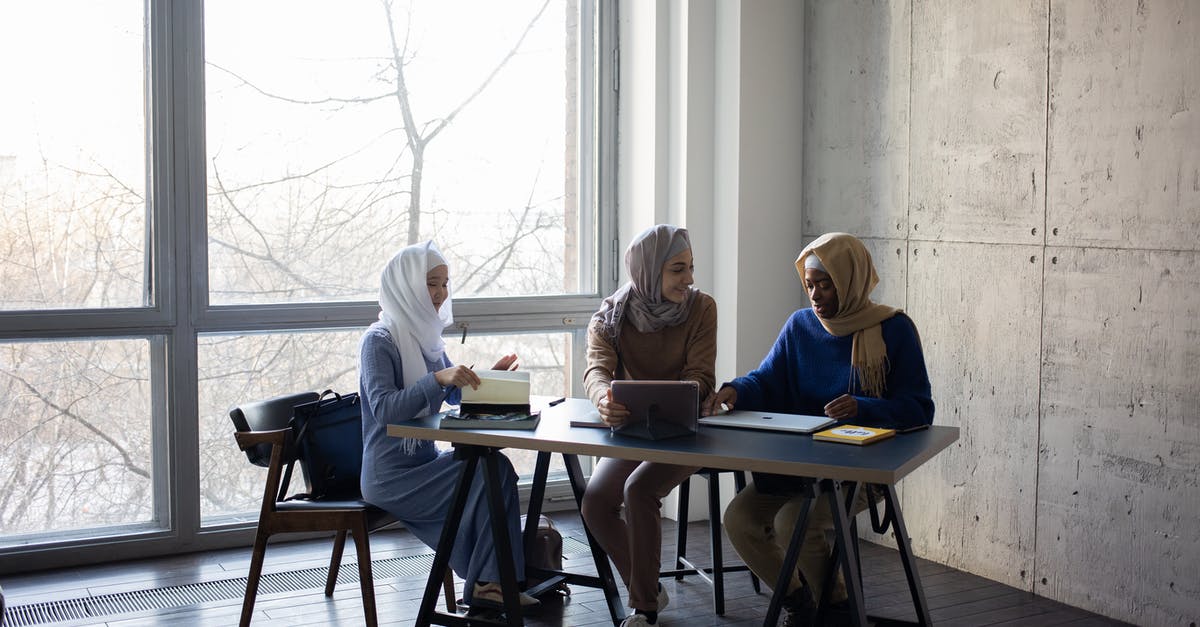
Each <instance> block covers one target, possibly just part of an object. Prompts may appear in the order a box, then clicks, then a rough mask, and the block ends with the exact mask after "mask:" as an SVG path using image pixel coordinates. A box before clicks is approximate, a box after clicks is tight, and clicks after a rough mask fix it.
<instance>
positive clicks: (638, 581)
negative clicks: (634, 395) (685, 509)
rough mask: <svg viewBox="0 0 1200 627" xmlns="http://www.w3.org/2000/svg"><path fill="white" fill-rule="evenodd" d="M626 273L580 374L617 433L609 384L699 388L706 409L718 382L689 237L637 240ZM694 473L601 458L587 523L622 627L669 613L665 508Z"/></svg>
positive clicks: (709, 320)
mask: <svg viewBox="0 0 1200 627" xmlns="http://www.w3.org/2000/svg"><path fill="white" fill-rule="evenodd" d="M625 266H626V269H627V270H628V271H629V277H630V281H629V282H628V283H626V284H625V285H623V286H621V287H620V288H619V289H617V291H616V292H614V293H613V294H612V295H611V296H609V297H608V298H606V299H604V302H603V303H602V304H601V305H600V310H599V311H597V312H596V314H595V315H594V316H592V322H591V325H590V326H589V327H588V354H587V362H588V363H587V371H586V372H585V373H584V386H585V387H586V389H587V394H588V397H589V398H591V400H592V402H593V403H595V404H596V407H597V409H598V410H599V412H600V416H601V418H602V419H603V420H604V421H605V422H607V423H608V424H610V425H613V426H617V425H620V424H622V423H624V422H625V421H626V420H627V419H628V417H629V410H628V409H627V408H626V407H625V406H623V405H621V404H620V403H616V402H613V400H612V395H611V393H610V386H611V383H612V381H613V379H641V380H654V379H658V380H673V381H695V382H696V383H698V384H699V385H700V396H701V398H702V399H704V398H706V397H708V396H709V395H710V394H712V390H713V383H714V382H715V381H716V358H717V304H716V302H715V301H714V300H713V299H712V297H711V296H709V295H708V294H705V293H704V292H701V291H700V290H697V289H695V288H693V287H692V273H693V270H694V268H693V266H692V243H691V240H690V239H689V238H688V232H687V229H682V228H679V227H675V226H670V225H666V224H660V225H658V226H654V227H651V228H649V229H647V230H646V231H643V232H642V233H641V234H640V235H638V236H637V238H636V239H634V241H633V243H631V244H630V245H629V249H628V250H626V251H625ZM696 470H697V469H696V468H691V467H685V466H673V465H670V464H655V463H650V462H641V463H639V462H636V461H628V460H621V459H608V458H606V459H602V460H600V463H599V464H598V465H597V466H596V470H595V471H594V472H593V473H592V477H591V479H589V480H588V486H587V491H586V492H585V493H584V496H583V507H582V514H583V519H584V521H585V522H586V523H587V525H588V529H589V530H591V532H592V535H593V536H594V537H595V538H596V540H597V541H598V542H599V543H600V545H601V546H603V547H604V550H605V551H607V552H608V555H609V557H611V558H612V560H613V564H614V565H615V566H616V567H617V572H618V573H620V575H621V579H622V580H624V582H625V587H626V588H628V589H629V605H630V607H632V608H633V609H634V611H635V612H634V613H633V614H632V615H630V616H629V617H628V618H626V619H625V622H623V623H621V624H622V626H623V627H641V626H644V625H654V624H657V621H658V613H659V612H661V611H663V610H664V609H665V608H666V606H667V602H668V598H667V593H666V590H664V589H663V588H662V586H660V585H658V571H659V560H658V556H659V555H660V553H661V546H662V513H661V506H662V498H663V497H664V496H666V495H667V493H669V492H670V491H671V490H672V489H673V488H674V487H675V486H677V485H679V484H680V483H681V482H683V480H685V479H687V478H688V477H689V476H691V475H692V473H694V472H695V471H696ZM622 509H624V515H623V516H622V513H621V511H622Z"/></svg>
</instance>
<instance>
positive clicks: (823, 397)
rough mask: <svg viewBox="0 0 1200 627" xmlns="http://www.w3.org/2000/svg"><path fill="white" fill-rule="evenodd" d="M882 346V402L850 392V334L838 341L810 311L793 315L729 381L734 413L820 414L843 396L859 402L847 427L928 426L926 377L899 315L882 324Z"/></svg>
mask: <svg viewBox="0 0 1200 627" xmlns="http://www.w3.org/2000/svg"><path fill="white" fill-rule="evenodd" d="M882 329H883V341H884V343H885V344H887V355H888V372H887V387H886V388H885V389H884V393H883V398H873V397H869V396H865V395H864V394H863V392H862V389H861V388H859V386H858V385H857V383H856V384H855V389H854V390H850V389H848V388H849V385H850V374H851V367H850V349H851V346H852V342H853V338H852V336H850V335H847V336H845V337H837V336H834V335H831V334H830V333H829V332H828V331H826V330H825V327H823V326H821V322H820V321H819V320H818V319H817V315H816V313H815V312H813V310H812V309H811V308H805V309H801V310H799V311H797V312H796V313H793V314H792V315H791V317H790V318H788V321H787V323H786V324H784V326H783V330H782V331H780V333H779V338H778V339H776V340H775V345H774V346H772V347H771V351H770V352H769V353H767V356H766V357H765V358H764V359H763V361H762V363H761V364H760V365H759V366H758V368H756V369H755V370H753V371H751V372H750V373H749V374H747V375H746V376H744V377H738V378H737V379H734V380H733V381H731V382H730V383H729V385H732V386H733V387H734V388H735V389H736V390H737V401H736V408H737V409H750V410H759V411H778V412H786V413H792V414H808V415H815V416H823V415H825V404H826V403H828V402H829V401H832V400H833V399H835V398H837V397H839V396H841V395H842V394H846V393H851V394H854V396H855V397H856V398H857V399H858V416H857V417H856V418H854V419H852V420H849V421H847V422H849V423H850V424H856V425H862V426H867V427H894V428H904V427H910V426H916V425H922V424H931V423H932V422H933V398H932V396H931V394H930V391H929V374H928V373H927V372H926V371H925V356H924V354H923V353H922V352H921V342H920V340H919V338H918V337H917V332H916V327H915V326H914V325H913V323H912V320H910V319H909V318H908V316H905V315H904V314H897V315H895V316H893V317H891V318H889V319H887V320H884V321H883V324H882Z"/></svg>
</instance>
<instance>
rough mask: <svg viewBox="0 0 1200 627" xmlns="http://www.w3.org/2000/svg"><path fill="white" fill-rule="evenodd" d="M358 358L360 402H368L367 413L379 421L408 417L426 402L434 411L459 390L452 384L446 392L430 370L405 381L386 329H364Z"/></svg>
mask: <svg viewBox="0 0 1200 627" xmlns="http://www.w3.org/2000/svg"><path fill="white" fill-rule="evenodd" d="M359 360H360V363H359V384H360V386H361V391H362V395H363V402H365V403H367V404H368V405H369V407H370V414H371V415H372V416H373V417H374V418H375V420H376V422H378V423H379V424H380V425H386V424H389V423H395V422H403V421H405V420H411V419H412V418H414V417H416V416H417V414H419V413H421V410H423V409H425V407H427V406H428V407H430V408H431V409H432V411H438V409H439V408H440V407H441V405H442V401H443V400H446V399H447V398H448V397H450V398H453V397H454V396H455V395H456V394H459V392H458V390H457V389H456V388H455V389H453V390H452V393H451V394H447V392H446V390H444V389H443V388H442V386H440V385H438V382H437V380H436V379H435V378H434V377H433V373H426V374H425V375H424V376H422V377H421V378H420V379H417V381H416V382H415V383H411V384H406V382H405V381H404V380H403V372H404V370H403V367H402V363H401V359H400V350H399V349H397V348H396V345H395V344H394V343H392V340H391V338H390V337H389V336H388V335H387V334H386V333H383V332H371V333H367V334H366V335H365V336H364V337H363V341H362V345H361V347H360V350H359ZM442 360H443V363H445V364H446V365H447V367H448V365H449V360H448V359H446V358H445V357H443V358H442ZM451 402H454V401H453V400H451Z"/></svg>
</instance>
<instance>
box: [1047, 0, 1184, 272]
mask: <svg viewBox="0 0 1200 627" xmlns="http://www.w3.org/2000/svg"><path fill="white" fill-rule="evenodd" d="M1051 17H1052V21H1051V27H1050V50H1051V55H1050V57H1051V61H1050V145H1049V172H1048V175H1049V181H1050V187H1049V190H1048V191H1049V196H1048V201H1047V205H1048V210H1047V226H1048V227H1049V228H1050V229H1051V232H1050V237H1049V238H1048V240H1047V241H1048V242H1049V243H1050V244H1052V245H1060V244H1062V245H1100V246H1107V247H1133V248H1156V249H1175V250H1196V249H1197V244H1196V243H1197V241H1198V240H1200V151H1198V150H1197V148H1196V147H1197V145H1198V144H1200V109H1198V107H1197V103H1198V102H1200V80H1198V75H1197V69H1196V67H1197V66H1196V64H1197V60H1198V59H1200V37H1197V36H1196V33H1197V29H1198V25H1200V2H1195V1H1193V0H1166V1H1161V0H1160V1H1143V2H1136V3H1135V2H1126V1H1124V0H1114V1H1110V2H1095V1H1092V0H1088V1H1083V0H1068V1H1065V2H1055V3H1054V10H1053V11H1052V12H1051Z"/></svg>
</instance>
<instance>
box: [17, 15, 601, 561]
mask: <svg viewBox="0 0 1200 627" xmlns="http://www.w3.org/2000/svg"><path fill="white" fill-rule="evenodd" d="M580 4H581V5H583V7H585V10H583V11H582V14H583V19H582V20H581V22H580V28H581V32H595V33H597V36H598V41H597V42H596V43H595V45H594V46H592V47H590V48H589V47H587V46H581V51H580V53H581V57H580V63H581V67H584V68H592V69H591V70H590V71H589V70H584V72H587V73H589V74H591V76H590V77H588V78H590V79H591V80H588V78H584V77H583V76H582V73H581V81H582V84H583V90H582V95H581V103H580V107H581V111H580V115H581V119H584V120H588V119H592V120H595V123H596V127H595V130H594V132H593V133H584V134H582V135H581V142H580V153H581V155H592V156H591V157H584V158H581V162H582V161H583V160H584V159H585V158H586V159H587V160H588V161H590V162H591V164H590V165H591V166H592V169H591V175H590V176H588V171H586V170H585V171H584V173H583V174H584V176H582V179H583V182H582V184H581V190H580V192H581V206H583V204H584V202H585V201H584V200H583V199H584V198H589V196H590V199H589V200H587V201H586V202H587V203H588V204H590V205H591V206H592V207H593V208H594V212H595V213H594V218H595V219H594V220H593V221H592V223H591V224H589V225H584V229H594V231H593V232H591V233H586V234H585V236H584V237H582V238H581V239H582V240H583V241H582V242H581V245H582V248H581V251H580V256H581V258H587V257H588V256H590V257H591V258H593V259H594V260H595V264H596V279H595V288H596V290H595V291H594V292H592V293H588V294H573V295H555V296H544V297H538V296H525V297H516V298H462V299H456V300H455V326H454V327H453V328H452V329H448V332H447V340H448V342H449V341H453V342H457V341H458V340H459V337H461V334H462V332H463V329H464V328H465V329H466V330H467V333H468V334H471V333H520V332H531V331H550V332H562V331H569V332H572V333H573V342H574V346H575V347H576V348H575V350H574V351H573V355H572V360H573V362H572V370H573V372H577V373H578V372H583V367H584V358H585V347H586V325H587V322H588V320H589V319H590V317H591V314H592V313H593V312H594V311H595V309H596V307H597V304H598V302H599V299H600V298H601V297H602V295H604V294H607V293H609V292H611V291H612V290H613V289H614V288H615V287H616V281H617V274H616V267H617V261H618V260H617V254H616V244H615V242H616V238H617V212H616V134H617V93H616V85H617V82H616V71H615V67H614V65H615V63H616V62H617V58H618V57H617V28H618V20H617V0H580ZM586 7H594V8H595V10H594V11H593V10H587V9H586ZM145 8H146V9H145V10H146V21H145V27H146V42H145V57H146V74H145V94H146V107H145V115H146V129H147V139H146V145H147V151H148V154H149V158H148V159H147V173H146V176H147V199H148V207H147V220H148V222H147V251H146V255H147V256H148V257H149V261H150V264H151V265H150V268H151V271H150V273H149V280H148V282H147V286H146V288H147V294H146V299H147V301H146V302H147V306H146V307H141V308H119V309H73V310H50V311H12V312H0V340H27V341H28V340H54V339H67V338H72V339H86V338H106V337H143V338H147V339H149V340H150V342H151V346H152V350H151V360H152V362H151V394H152V403H151V405H152V414H153V415H152V438H153V451H152V453H151V456H152V459H153V479H152V480H153V482H154V486H153V491H154V494H155V498H156V506H155V516H156V518H157V520H158V522H159V527H158V528H154V529H146V528H145V525H131V526H129V528H120V527H117V528H113V527H106V528H103V529H100V530H95V531H96V532H95V533H94V534H91V535H79V536H69V537H66V538H61V539H53V537H54V536H50V535H47V536H46V537H45V538H44V541H38V540H35V541H32V542H29V543H28V544H22V545H12V546H5V547H0V557H3V558H5V559H0V573H7V572H15V571H16V570H17V569H18V567H17V564H18V563H19V564H20V568H19V570H21V571H28V570H32V569H44V568H54V567H62V566H70V565H77V564H86V563H92V562H99V561H109V560H111V559H112V557H113V555H114V554H115V555H119V556H120V557H122V558H137V557H147V556H152V555H162V554H169V553H175V552H181V551H196V550H211V549H217V548H223V547H230V546H248V545H249V544H250V543H251V542H252V540H253V533H254V528H255V525H256V521H257V516H256V515H254V516H252V517H251V518H252V520H251V521H249V522H240V523H229V524H220V525H215V526H210V527H202V526H201V511H200V484H199V479H198V477H199V464H200V456H199V451H198V444H199V420H200V416H199V407H198V387H199V386H198V381H197V377H198V372H197V370H198V366H197V340H198V337H199V335H200V334H204V333H213V332H237V331H245V332H256V331H275V330H289V329H294V330H321V329H340V328H346V327H364V328H365V327H366V326H367V325H368V324H370V322H372V321H374V320H375V319H376V315H377V313H378V304H377V303H374V302H336V303H328V304H326V303H295V304H264V305H220V306H212V305H209V304H208V278H207V267H208V265H207V263H208V258H207V249H206V247H207V238H208V234H207V218H206V203H207V183H206V178H207V172H206V166H205V163H206V150H205V140H204V137H205V111H204V97H205V84H204V69H205V67H204V31H203V28H204V7H203V3H202V2H184V3H176V2H170V1H169V0H146V2H145ZM593 18H594V19H595V20H597V21H596V22H595V23H593ZM594 51H595V52H594ZM594 54H595V55H598V56H593V55H594ZM589 61H590V62H589ZM593 103H594V106H595V107H596V110H594V111H592V110H591V108H592V107H593ZM585 107H586V108H587V110H585ZM593 142H596V143H593ZM593 245H594V246H595V249H594V250H590V248H591V247H592V246H593ZM199 277H203V278H199ZM451 338H453V339H451ZM573 379H574V380H573V381H572V392H573V394H575V395H578V396H581V395H582V394H583V387H582V381H581V380H580V377H578V376H576V377H574V378H573ZM230 446H234V444H233V441H232V437H231V438H230ZM565 483H566V482H565V481H563V482H559V485H552V486H548V490H547V495H546V497H547V499H554V500H557V499H560V498H566V497H569V496H570V495H571V491H570V489H569V486H566V485H565ZM527 491H528V489H527V486H525V489H523V490H522V502H523V503H524V500H525V499H526V498H527ZM114 531H119V533H113V532H114ZM59 537H61V536H59ZM114 551H115V553H114ZM16 556H21V557H23V558H24V559H20V560H17V559H10V558H12V557H16ZM5 565H10V566H5Z"/></svg>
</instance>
